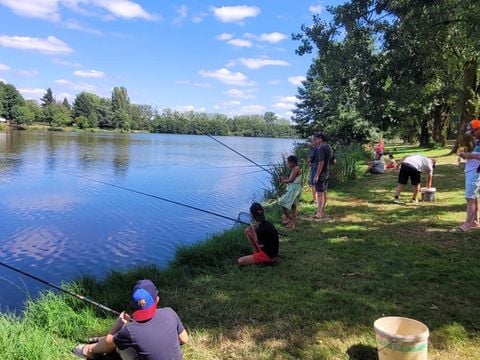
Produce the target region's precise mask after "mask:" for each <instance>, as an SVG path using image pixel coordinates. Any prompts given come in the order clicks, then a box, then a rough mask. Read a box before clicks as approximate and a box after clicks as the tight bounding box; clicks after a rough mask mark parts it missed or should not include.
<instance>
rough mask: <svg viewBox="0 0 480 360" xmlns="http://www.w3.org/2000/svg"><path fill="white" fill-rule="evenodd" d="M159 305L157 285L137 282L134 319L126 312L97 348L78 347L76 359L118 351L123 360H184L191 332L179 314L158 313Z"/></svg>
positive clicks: (75, 350) (146, 281)
mask: <svg viewBox="0 0 480 360" xmlns="http://www.w3.org/2000/svg"><path fill="white" fill-rule="evenodd" d="M158 302H159V297H158V290H157V288H156V286H155V285H154V284H153V282H152V281H150V280H140V281H137V283H136V284H135V285H134V286H133V288H132V316H131V317H130V315H128V314H127V313H125V312H122V313H121V314H120V316H119V317H118V319H117V322H116V323H115V325H114V326H113V327H112V329H111V330H110V332H109V333H108V334H107V335H106V336H103V337H100V338H98V342H96V343H94V344H81V345H78V346H77V347H76V348H75V349H74V350H73V353H74V355H76V356H78V357H80V358H83V359H95V357H96V356H97V355H98V354H104V353H112V352H115V351H117V353H118V354H119V355H120V357H121V358H122V360H181V359H182V353H181V351H180V345H183V344H185V343H187V342H188V334H187V331H186V330H185V328H184V327H183V324H182V322H181V321H180V318H179V317H178V315H177V314H176V313H175V311H173V310H172V309H171V308H169V307H166V308H158V309H157V305H158ZM132 319H133V321H132Z"/></svg>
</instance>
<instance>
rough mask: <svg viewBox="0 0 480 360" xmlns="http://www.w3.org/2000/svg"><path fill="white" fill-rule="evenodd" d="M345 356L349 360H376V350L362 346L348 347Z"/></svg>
mask: <svg viewBox="0 0 480 360" xmlns="http://www.w3.org/2000/svg"><path fill="white" fill-rule="evenodd" d="M347 355H348V359H349V360H378V353H377V349H376V348H374V347H373V346H368V345H363V344H357V345H352V346H350V347H349V348H348V350H347Z"/></svg>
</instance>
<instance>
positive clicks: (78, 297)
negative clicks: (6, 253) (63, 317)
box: [0, 261, 120, 316]
mask: <svg viewBox="0 0 480 360" xmlns="http://www.w3.org/2000/svg"><path fill="white" fill-rule="evenodd" d="M0 265H1V266H4V267H6V268H7V269H10V270H12V271H15V272H17V273H20V274H22V275H25V276H28V277H29V278H32V279H34V280H37V281H39V282H41V283H42V284H45V285H48V286H50V287H52V288H54V289H57V290H59V291H61V292H64V293H65V294H68V295H70V296H73V297H74V298H77V299H79V300H82V301H85V302H87V303H89V304H91V305H95V306H96V307H98V308H100V309H102V310H105V311H108V312H111V313H113V314H115V315H117V316H118V315H120V312H118V311H116V310H113V309H110V308H109V307H107V306H105V305H102V304H99V303H97V302H96V301H93V300H91V299H89V298H87V297H85V296H83V295H79V294H75V293H73V292H71V291H68V290H65V289H62V288H61V287H60V286H57V285H55V284H52V283H49V282H48V281H45V280H43V279H40V278H39V277H37V276H35V275H32V274H29V273H26V272H25V271H22V270H20V269H17V268H14V267H13V266H10V265H7V264H5V263H3V262H1V261H0Z"/></svg>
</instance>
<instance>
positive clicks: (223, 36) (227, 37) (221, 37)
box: [215, 33, 233, 41]
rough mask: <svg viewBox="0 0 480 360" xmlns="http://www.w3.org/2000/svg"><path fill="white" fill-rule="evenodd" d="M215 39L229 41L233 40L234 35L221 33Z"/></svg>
mask: <svg viewBox="0 0 480 360" xmlns="http://www.w3.org/2000/svg"><path fill="white" fill-rule="evenodd" d="M215 39H217V40H221V41H227V40H231V39H233V35H232V34H229V33H221V34H220V35H217V36H215Z"/></svg>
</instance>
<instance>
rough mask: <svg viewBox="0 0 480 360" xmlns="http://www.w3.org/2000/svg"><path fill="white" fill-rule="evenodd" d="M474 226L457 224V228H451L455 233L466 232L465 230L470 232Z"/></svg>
mask: <svg viewBox="0 0 480 360" xmlns="http://www.w3.org/2000/svg"><path fill="white" fill-rule="evenodd" d="M471 230H472V228H467V227H462V225H460V226H457V227H456V228H453V229H452V230H451V232H454V233H465V232H469V231H471Z"/></svg>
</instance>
